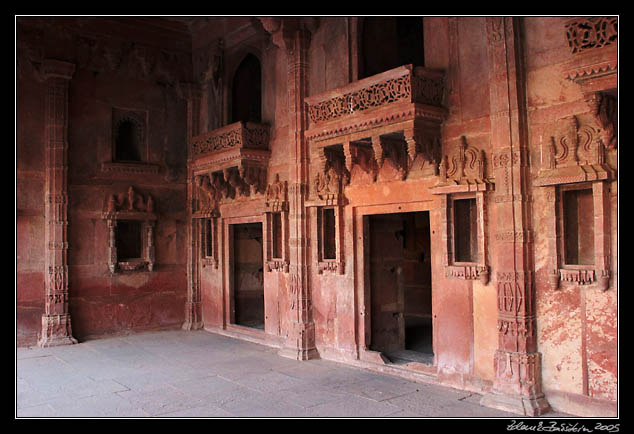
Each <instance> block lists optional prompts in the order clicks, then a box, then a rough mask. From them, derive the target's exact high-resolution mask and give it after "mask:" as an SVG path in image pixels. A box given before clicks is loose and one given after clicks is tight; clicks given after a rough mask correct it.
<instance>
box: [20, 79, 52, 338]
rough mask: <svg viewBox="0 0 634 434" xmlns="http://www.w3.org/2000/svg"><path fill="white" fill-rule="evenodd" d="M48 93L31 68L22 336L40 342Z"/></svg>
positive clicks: (23, 162)
mask: <svg viewBox="0 0 634 434" xmlns="http://www.w3.org/2000/svg"><path fill="white" fill-rule="evenodd" d="M44 92H45V86H44V84H43V83H40V82H38V81H36V80H35V79H34V77H33V76H32V75H29V74H27V72H26V71H25V73H24V76H23V78H22V79H20V80H18V83H17V88H16V93H17V95H18V96H20V98H18V99H17V105H16V109H17V113H16V114H17V117H18V119H19V122H18V123H17V126H16V128H17V131H16V134H17V136H18V141H17V143H16V207H17V209H16V232H15V236H16V317H17V322H16V334H17V336H16V339H17V342H18V344H19V345H24V344H30V343H34V342H35V341H36V339H37V338H36V335H37V332H38V331H39V330H40V328H41V318H42V313H44V231H45V221H44V200H43V198H44V190H45V182H46V177H45V165H44V159H43V156H44V144H45V138H44V128H43V125H44Z"/></svg>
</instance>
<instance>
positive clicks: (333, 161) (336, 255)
mask: <svg viewBox="0 0 634 434" xmlns="http://www.w3.org/2000/svg"><path fill="white" fill-rule="evenodd" d="M313 160H314V161H315V162H316V163H315V164H314V165H313V167H312V168H313V169H314V171H315V176H314V178H313V183H312V185H311V189H310V195H309V200H308V201H306V203H305V205H306V207H307V208H309V212H310V217H311V225H312V226H311V228H312V229H311V233H313V234H314V236H315V239H316V240H317V246H316V247H317V251H316V254H317V258H316V259H317V261H316V262H317V272H318V273H319V274H322V273H323V272H324V271H327V272H331V273H337V274H343V273H344V271H345V261H344V260H343V207H344V205H345V197H344V195H343V189H344V187H345V186H346V185H347V184H348V183H349V182H350V174H349V172H348V170H347V169H346V167H345V156H344V151H343V147H342V146H337V145H335V146H330V147H324V148H318V149H317V152H316V155H313Z"/></svg>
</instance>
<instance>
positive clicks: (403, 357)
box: [383, 350, 434, 366]
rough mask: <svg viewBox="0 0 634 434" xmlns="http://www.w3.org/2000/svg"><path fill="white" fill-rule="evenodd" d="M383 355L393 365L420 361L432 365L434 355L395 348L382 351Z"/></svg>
mask: <svg viewBox="0 0 634 434" xmlns="http://www.w3.org/2000/svg"><path fill="white" fill-rule="evenodd" d="M383 355H384V356H385V357H386V358H387V359H389V361H390V362H391V363H392V364H394V365H407V364H408V363H422V364H424V365H429V366H432V365H433V364H434V355H433V354H431V353H421V352H418V351H412V350H397V351H390V352H387V353H386V352H384V353H383Z"/></svg>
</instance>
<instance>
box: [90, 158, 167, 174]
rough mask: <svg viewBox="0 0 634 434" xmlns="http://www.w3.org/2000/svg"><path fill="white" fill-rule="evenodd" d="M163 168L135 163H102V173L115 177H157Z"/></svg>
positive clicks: (151, 164)
mask: <svg viewBox="0 0 634 434" xmlns="http://www.w3.org/2000/svg"><path fill="white" fill-rule="evenodd" d="M160 170H161V166H160V165H158V164H154V163H144V162H134V161H107V162H103V163H101V172H103V173H108V174H110V175H111V174H115V175H134V176H137V175H157V174H158V173H159V171H160Z"/></svg>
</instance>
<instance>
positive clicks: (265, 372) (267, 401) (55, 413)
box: [15, 330, 561, 418]
mask: <svg viewBox="0 0 634 434" xmlns="http://www.w3.org/2000/svg"><path fill="white" fill-rule="evenodd" d="M479 399H480V396H479V395H477V394H471V393H469V392H461V391H456V390H453V389H449V388H444V387H439V386H436V385H429V384H424V383H416V382H412V381H407V380H404V379H401V378H396V377H391V376H387V375H383V374H380V373H375V372H371V371H367V370H363V369H358V368H354V367H349V366H346V365H342V364H339V363H335V362H330V361H327V360H311V361H306V362H298V361H294V360H290V359H286V358H283V357H280V356H278V355H277V350H276V349H274V348H269V347H265V346H261V345H258V344H254V343H249V342H245V341H241V340H236V339H232V338H229V337H225V336H220V335H216V334H213V333H209V332H205V331H196V332H191V331H189V332H186V331H180V330H178V331H162V332H153V333H140V334H135V335H130V336H125V337H112V338H106V339H97V340H90V341H86V342H83V343H80V344H78V345H70V346H63V347H54V348H17V349H16V406H15V409H16V417H17V418H36V417H37V418H53V417H66V418H147V417H166V418H188V417H191V418H198V417H222V418H236V417H238V418H254V417H275V418H287V417H288V418H377V417H380V418H404V417H426V418H441V417H447V418H467V417H468V418H517V415H513V414H509V413H505V412H502V411H497V410H494V409H490V408H486V407H482V406H480V405H479V404H478V402H479ZM547 416H551V417H558V416H561V415H558V414H555V413H552V414H549V415H547Z"/></svg>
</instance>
